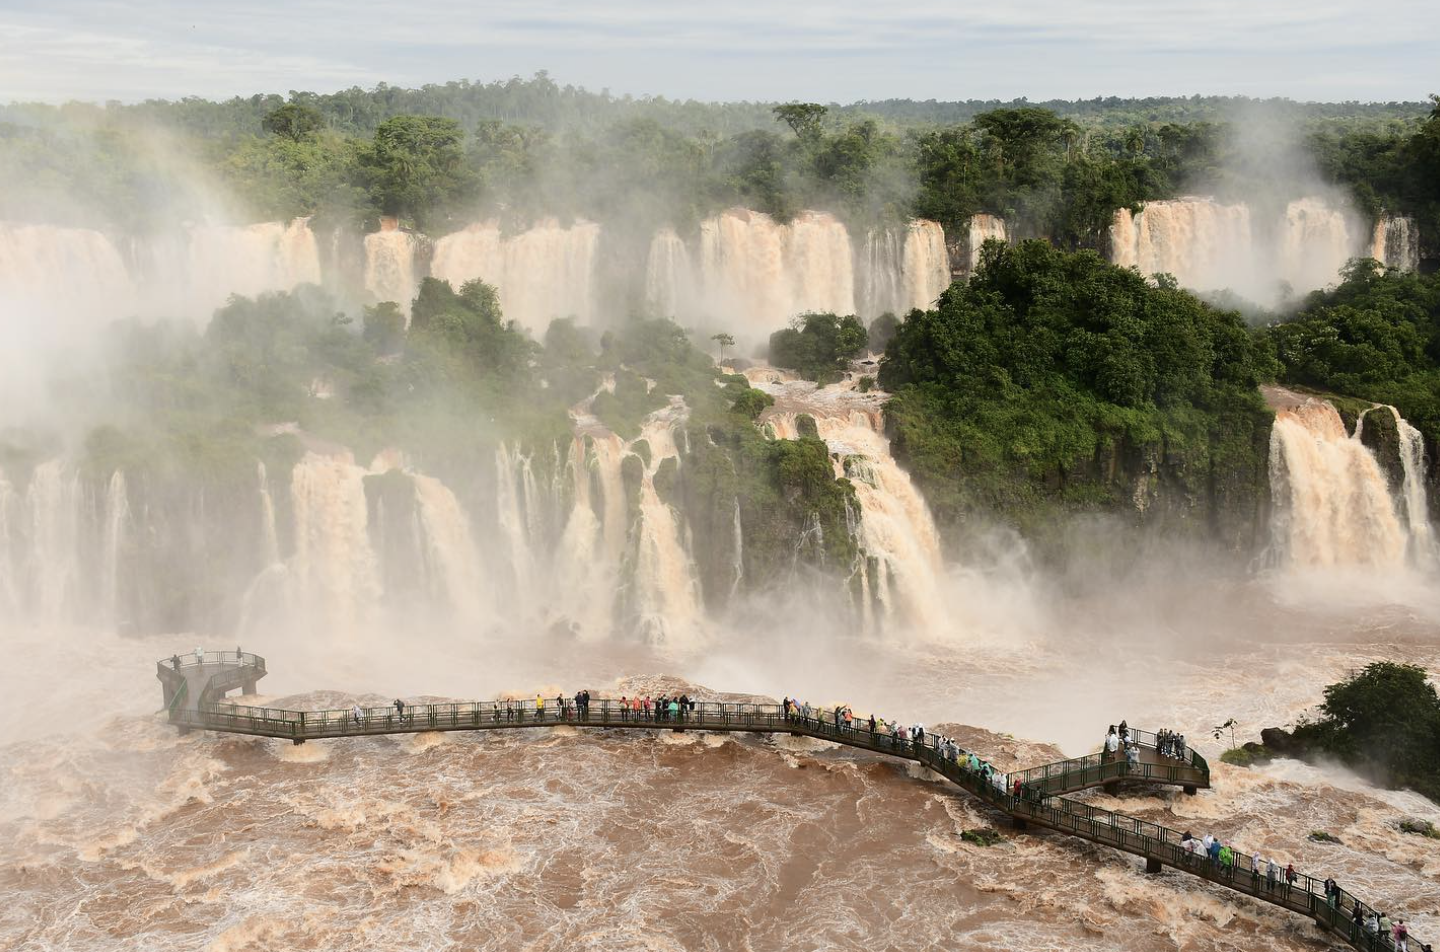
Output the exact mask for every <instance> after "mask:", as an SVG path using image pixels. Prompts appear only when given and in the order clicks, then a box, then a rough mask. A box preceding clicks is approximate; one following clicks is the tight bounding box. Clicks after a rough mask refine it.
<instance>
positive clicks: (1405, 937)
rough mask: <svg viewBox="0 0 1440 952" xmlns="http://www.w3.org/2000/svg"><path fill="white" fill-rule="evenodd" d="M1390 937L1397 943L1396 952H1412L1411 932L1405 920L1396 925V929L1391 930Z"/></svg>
mask: <svg viewBox="0 0 1440 952" xmlns="http://www.w3.org/2000/svg"><path fill="white" fill-rule="evenodd" d="M1390 937H1391V939H1393V940H1394V942H1395V949H1396V952H1410V930H1409V929H1407V928H1405V920H1404V919H1401V920H1399V921H1398V922H1396V923H1395V927H1394V928H1393V929H1391V930H1390Z"/></svg>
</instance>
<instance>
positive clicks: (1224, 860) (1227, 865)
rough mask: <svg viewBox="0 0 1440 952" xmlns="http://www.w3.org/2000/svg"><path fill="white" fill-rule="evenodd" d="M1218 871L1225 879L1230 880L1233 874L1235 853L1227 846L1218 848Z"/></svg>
mask: <svg viewBox="0 0 1440 952" xmlns="http://www.w3.org/2000/svg"><path fill="white" fill-rule="evenodd" d="M1220 871H1221V872H1222V873H1224V874H1225V878H1226V879H1230V878H1232V877H1233V876H1234V873H1235V851H1234V850H1233V849H1231V848H1230V847H1229V846H1228V845H1223V846H1221V847H1220Z"/></svg>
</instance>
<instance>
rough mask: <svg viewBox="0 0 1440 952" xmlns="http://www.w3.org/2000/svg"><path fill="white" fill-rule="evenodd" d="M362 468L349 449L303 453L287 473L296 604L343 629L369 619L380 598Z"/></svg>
mask: <svg viewBox="0 0 1440 952" xmlns="http://www.w3.org/2000/svg"><path fill="white" fill-rule="evenodd" d="M365 475H366V471H365V470H364V469H362V468H361V467H359V466H357V465H355V461H354V458H353V457H351V456H350V454H349V453H344V454H341V455H336V456H321V455H318V454H316V453H313V452H311V453H307V454H306V455H305V456H304V458H303V459H301V460H300V462H299V463H297V464H296V466H295V470H294V472H293V474H292V475H291V483H290V495H291V504H292V508H293V511H294V519H295V555H294V558H293V559H292V562H291V572H290V581H291V583H292V586H293V595H294V598H295V603H296V604H299V605H304V606H306V607H307V608H308V609H309V610H310V611H311V612H313V613H314V614H315V615H316V616H317V617H316V618H315V619H314V621H316V622H317V623H320V624H323V625H326V626H328V627H331V628H339V629H341V630H342V631H348V630H353V629H354V628H355V627H356V626H357V625H358V624H359V623H361V622H363V621H365V620H367V619H368V618H369V615H370V610H371V609H372V608H373V606H374V605H375V603H376V602H377V601H378V599H379V596H380V581H379V574H378V571H377V565H376V559H375V553H374V551H373V550H372V549H371V547H370V535H369V531H368V523H369V507H368V506H367V504H366V500H365Z"/></svg>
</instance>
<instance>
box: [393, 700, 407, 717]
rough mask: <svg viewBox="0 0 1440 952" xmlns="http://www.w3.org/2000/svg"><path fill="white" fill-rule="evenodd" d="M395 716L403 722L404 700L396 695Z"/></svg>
mask: <svg viewBox="0 0 1440 952" xmlns="http://www.w3.org/2000/svg"><path fill="white" fill-rule="evenodd" d="M395 716H396V717H397V718H398V719H399V720H400V721H401V722H402V723H403V722H404V720H405V702H404V701H402V700H400V699H399V698H398V697H397V698H396V699H395Z"/></svg>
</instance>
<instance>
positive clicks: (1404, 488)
mask: <svg viewBox="0 0 1440 952" xmlns="http://www.w3.org/2000/svg"><path fill="white" fill-rule="evenodd" d="M1386 409H1388V410H1389V411H1390V412H1391V413H1392V414H1393V415H1394V417H1395V429H1396V432H1397V433H1398V434H1399V439H1400V465H1401V469H1402V472H1403V473H1404V479H1403V481H1402V484H1401V501H1402V502H1403V503H1404V507H1405V525H1406V529H1407V530H1408V532H1409V534H1410V562H1411V563H1412V564H1413V565H1417V566H1421V567H1424V568H1429V567H1432V566H1434V565H1435V564H1436V562H1437V561H1440V553H1437V550H1436V545H1435V531H1434V528H1433V527H1432V526H1431V525H1430V505H1429V500H1428V499H1427V498H1426V493H1425V472H1426V470H1425V437H1424V436H1423V435H1422V434H1421V433H1420V431H1419V430H1417V429H1415V427H1413V426H1411V425H1410V424H1409V423H1408V422H1406V420H1405V419H1404V418H1403V417H1402V416H1400V411H1399V410H1397V409H1395V408H1394V407H1387V408H1386Z"/></svg>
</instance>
